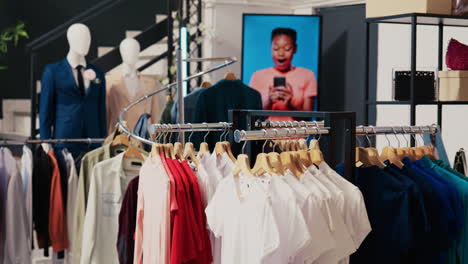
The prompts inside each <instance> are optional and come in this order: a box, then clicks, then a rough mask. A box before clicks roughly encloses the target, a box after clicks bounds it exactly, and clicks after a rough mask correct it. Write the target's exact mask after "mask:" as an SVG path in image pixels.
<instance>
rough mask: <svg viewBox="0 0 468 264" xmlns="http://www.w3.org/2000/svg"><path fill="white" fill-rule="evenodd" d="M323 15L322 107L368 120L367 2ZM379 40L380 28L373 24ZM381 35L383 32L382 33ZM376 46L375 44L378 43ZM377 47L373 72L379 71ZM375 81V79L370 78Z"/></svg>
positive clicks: (360, 120)
mask: <svg viewBox="0 0 468 264" xmlns="http://www.w3.org/2000/svg"><path fill="white" fill-rule="evenodd" d="M317 13H319V14H320V15H321V16H322V18H323V21H322V57H321V64H320V79H319V85H320V88H319V96H320V98H319V102H320V107H319V109H320V110H322V111H352V112H356V117H357V124H364V121H365V107H366V104H365V100H364V98H365V83H366V74H365V73H366V69H365V67H366V65H365V57H366V24H365V6H364V5H352V6H341V7H331V8H323V9H320V10H317ZM371 30H372V32H373V33H374V34H372V35H373V36H374V37H373V38H372V39H371V40H370V41H371V43H377V28H375V27H372V28H371ZM379 35H380V34H379ZM374 46H375V45H374ZM375 58H376V50H375V49H372V50H371V52H370V62H371V67H370V73H371V75H370V76H373V75H375V74H374V72H375V67H373V65H374V64H375ZM370 82H371V83H372V82H375V79H370Z"/></svg>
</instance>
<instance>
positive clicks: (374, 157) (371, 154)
mask: <svg viewBox="0 0 468 264" xmlns="http://www.w3.org/2000/svg"><path fill="white" fill-rule="evenodd" d="M372 128H373V127H372ZM374 134H375V129H374ZM366 137H367V140H368V141H369V146H370V147H368V148H366V151H367V155H368V158H369V159H370V161H371V163H372V165H375V166H377V167H379V168H385V167H387V165H385V163H383V161H382V160H381V159H380V155H379V152H378V151H377V149H376V148H374V147H372V143H371V141H370V139H369V136H368V134H367V132H366Z"/></svg>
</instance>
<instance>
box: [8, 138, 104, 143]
mask: <svg viewBox="0 0 468 264" xmlns="http://www.w3.org/2000/svg"><path fill="white" fill-rule="evenodd" d="M104 141H105V138H63V139H27V140H15V139H13V140H11V139H5V140H0V145H21V144H41V143H90V144H91V143H102V142H104Z"/></svg>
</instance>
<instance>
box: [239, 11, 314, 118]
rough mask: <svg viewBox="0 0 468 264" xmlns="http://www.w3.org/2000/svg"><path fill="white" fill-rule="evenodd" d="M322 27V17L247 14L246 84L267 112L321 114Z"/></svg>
mask: <svg viewBox="0 0 468 264" xmlns="http://www.w3.org/2000/svg"><path fill="white" fill-rule="evenodd" d="M320 25H321V23H320V17H318V16H300V15H262V14H244V17H243V40H242V42H243V43H242V81H243V82H244V83H246V84H248V85H249V86H250V87H252V88H254V89H256V90H257V91H258V92H260V94H261V95H262V104H263V109H264V110H283V111H285V110H286V111H313V110H317V107H318V103H317V99H318V71H319V56H320ZM270 119H271V120H284V121H285V120H292V119H291V118H280V117H270Z"/></svg>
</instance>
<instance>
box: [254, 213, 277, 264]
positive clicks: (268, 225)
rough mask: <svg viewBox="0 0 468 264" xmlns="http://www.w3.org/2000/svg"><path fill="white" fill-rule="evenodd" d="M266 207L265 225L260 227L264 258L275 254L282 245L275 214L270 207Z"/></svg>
mask: <svg viewBox="0 0 468 264" xmlns="http://www.w3.org/2000/svg"><path fill="white" fill-rule="evenodd" d="M265 206H266V207H265V208H264V209H263V211H264V214H265V215H264V217H263V219H262V221H263V223H262V224H261V225H260V226H261V230H259V232H260V233H259V234H260V236H261V241H263V247H262V251H263V252H261V256H262V258H264V257H266V256H268V255H269V254H271V253H273V252H274V251H275V250H276V249H277V248H278V247H279V244H280V235H279V229H278V225H277V223H276V220H275V216H274V214H273V210H272V208H271V206H270V205H265Z"/></svg>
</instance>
